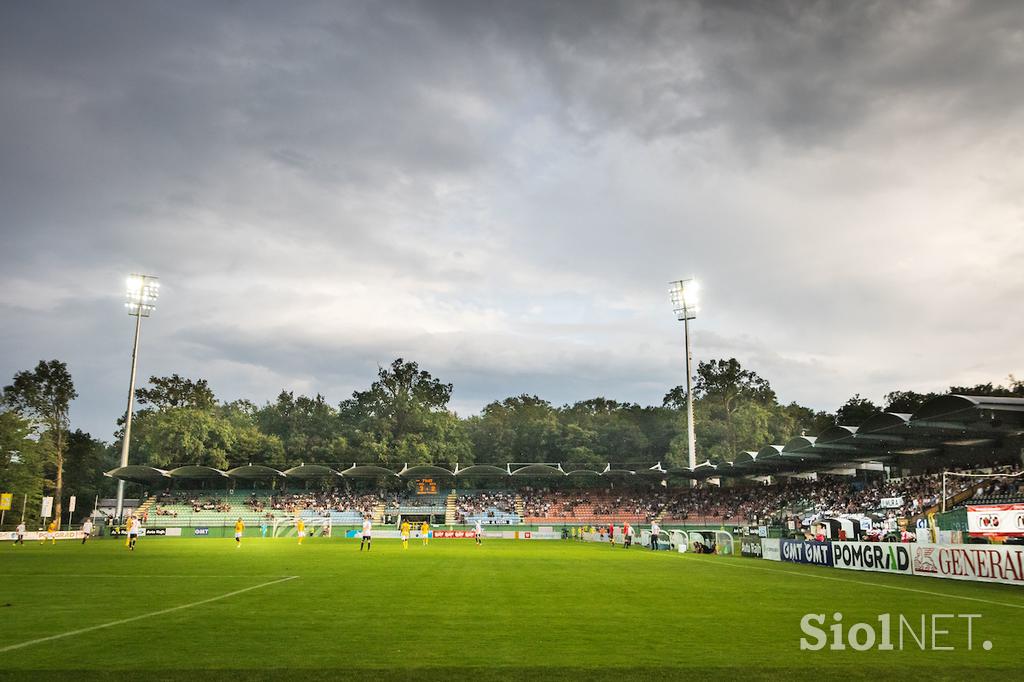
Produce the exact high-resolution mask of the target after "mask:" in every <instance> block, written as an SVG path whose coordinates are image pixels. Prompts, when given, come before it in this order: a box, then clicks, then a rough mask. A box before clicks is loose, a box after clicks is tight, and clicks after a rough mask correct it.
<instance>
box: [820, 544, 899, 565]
mask: <svg viewBox="0 0 1024 682" xmlns="http://www.w3.org/2000/svg"><path fill="white" fill-rule="evenodd" d="M832 552H833V554H834V557H835V565H836V566H838V567H840V568H854V569H860V570H866V571H892V572H894V573H909V572H910V564H911V561H910V549H909V548H907V547H906V546H905V545H896V544H878V543H865V542H836V543H833V544H832Z"/></svg>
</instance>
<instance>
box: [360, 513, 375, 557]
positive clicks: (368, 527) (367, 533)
mask: <svg viewBox="0 0 1024 682" xmlns="http://www.w3.org/2000/svg"><path fill="white" fill-rule="evenodd" d="M372 531H373V522H372V521H370V517H369V516H367V517H366V518H364V519H363V539H362V540H361V541H360V542H359V551H360V552H362V551H363V545H364V544H365V545H366V551H367V552H369V551H370V541H371V540H372V539H373V535H372Z"/></svg>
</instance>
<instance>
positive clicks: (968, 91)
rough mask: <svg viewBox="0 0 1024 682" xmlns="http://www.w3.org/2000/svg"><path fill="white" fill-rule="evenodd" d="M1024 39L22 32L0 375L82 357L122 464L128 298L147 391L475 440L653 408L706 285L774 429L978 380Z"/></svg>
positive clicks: (431, 19) (779, 31) (940, 13)
mask: <svg viewBox="0 0 1024 682" xmlns="http://www.w3.org/2000/svg"><path fill="white" fill-rule="evenodd" d="M1022 32H1024V19H1022V12H1021V11H1020V9H1019V5H1017V4H1016V3H1012V2H973V3H971V2H966V3H944V2H908V3H891V2H831V3H829V2H802V3H796V2H762V3H749V2H742V3H730V2H708V3H682V2H598V1H595V2H515V3H508V2H475V1H469V0H466V1H464V2H455V1H443V2H391V3H379V2H348V3H334V2H324V3H318V2H304V3H278V2H262V3H244V4H239V3H230V2H218V3H175V4H154V5H145V6H139V5H135V4H128V3H122V2H92V3H46V2H35V3H6V4H4V5H3V6H2V7H0V92H2V93H3V97H0V207H2V208H0V238H2V242H3V254H2V256H0V264H2V272H0V319H2V320H3V324H2V325H0V357H2V358H3V362H2V363H0V376H8V375H10V374H13V372H14V371H17V370H19V369H22V368H24V367H27V366H30V365H31V364H33V363H34V361H35V360H37V359H38V357H36V356H41V355H45V356H47V357H63V358H66V359H68V360H69V361H70V363H71V365H72V369H73V370H74V371H75V372H76V377H77V378H78V382H79V385H80V387H85V389H84V390H82V393H83V399H81V400H80V401H79V404H77V405H76V410H78V411H79V412H78V414H79V415H81V416H82V419H83V421H84V423H85V424H86V425H87V426H88V428H91V429H93V430H95V431H97V432H99V433H101V434H103V435H106V434H107V433H108V432H109V431H111V430H112V428H113V427H112V424H113V421H114V419H115V418H116V415H117V412H118V411H119V410H121V409H123V408H121V407H120V405H121V402H122V398H121V397H120V395H121V393H123V392H124V387H123V386H121V384H123V383H126V379H127V377H125V376H123V375H124V374H125V371H124V365H125V360H124V357H125V354H126V353H127V350H126V345H127V343H128V341H129V339H127V338H126V337H127V335H128V326H129V325H128V320H127V319H126V318H125V317H124V315H123V313H122V312H121V309H120V308H119V301H118V297H117V293H116V292H117V290H118V288H119V286H120V280H121V278H122V277H123V275H124V274H125V273H127V272H130V271H133V270H144V271H152V272H155V273H158V274H160V275H161V277H162V278H163V279H164V283H165V290H164V298H163V300H162V301H161V306H160V309H159V310H158V313H157V315H156V316H155V317H154V318H153V319H152V320H150V321H147V323H146V325H145V328H144V352H143V355H142V359H143V367H142V370H141V371H142V374H143V375H148V374H160V373H170V372H179V373H187V374H192V375H195V376H207V377H208V378H210V380H211V383H212V385H214V386H215V387H216V388H218V391H220V392H221V393H222V394H223V395H224V396H225V397H241V396H247V397H253V398H256V399H266V398H271V397H273V395H274V394H275V393H276V392H277V390H278V389H280V388H282V387H285V388H296V389H298V390H303V391H307V392H316V391H321V392H323V393H325V394H327V395H328V397H330V398H331V399H332V400H339V399H341V398H344V397H346V396H347V395H348V394H349V393H350V392H351V391H352V390H353V389H358V388H361V387H363V386H365V385H366V384H367V383H368V382H369V381H370V380H372V377H373V374H374V371H375V368H376V365H377V364H378V363H386V362H389V361H390V360H391V359H393V357H395V356H398V355H402V356H405V357H409V358H415V359H417V360H420V361H421V363H422V364H423V365H424V366H425V367H426V368H428V369H431V370H432V371H436V372H437V373H438V374H439V375H441V376H442V378H444V379H445V380H448V381H454V382H455V383H456V400H457V402H458V406H459V408H460V409H461V410H464V411H465V410H472V409H475V408H476V407H479V406H480V405H482V404H484V403H486V402H488V401H489V400H491V399H498V398H501V397H503V396H504V395H507V394H513V393H519V392H530V393H538V394H541V395H543V396H545V397H548V398H549V399H551V400H552V401H553V402H556V403H561V402H572V401H574V400H577V399H582V398H586V397H589V396H590V395H593V394H598V393H600V394H604V395H606V396H608V397H614V398H619V399H624V400H639V401H644V402H654V403H657V402H659V401H660V399H661V396H662V394H663V393H664V391H665V390H666V389H667V388H668V387H670V386H671V385H673V384H675V383H678V382H679V381H678V378H679V375H680V374H681V371H680V369H679V365H680V361H681V357H680V352H679V348H678V345H679V342H680V338H679V329H678V328H677V325H675V324H674V323H673V321H672V320H671V318H670V317H669V315H670V313H669V311H668V310H667V304H666V303H665V300H664V283H665V281H667V280H668V279H672V278H675V277H678V276H682V275H687V274H689V273H691V272H696V273H698V274H699V275H700V276H701V277H702V279H704V280H705V282H706V284H707V291H706V296H705V301H706V303H707V305H706V312H705V313H703V314H702V317H701V319H700V322H699V324H698V331H697V333H696V339H695V340H696V346H695V347H696V351H697V354H698V357H718V356H726V355H732V354H735V355H737V356H739V357H740V358H741V359H742V360H743V361H744V362H748V363H750V364H752V365H753V366H754V367H755V369H758V370H759V371H761V372H762V373H763V374H765V375H767V376H768V377H769V378H770V379H771V380H772V381H773V385H775V387H776V389H777V390H778V392H779V393H780V396H781V397H782V398H783V399H785V400H790V399H799V400H803V401H807V402H811V403H812V404H815V405H816V406H818V407H834V406H835V405H836V404H838V403H839V402H841V401H842V400H844V399H845V398H846V397H847V396H848V395H849V394H852V393H854V392H861V393H867V394H872V395H879V394H880V393H881V392H883V391H885V390H891V389H893V388H897V387H902V386H911V387H919V388H927V389H929V390H931V389H935V388H940V387H942V386H944V385H948V384H949V383H963V382H967V381H970V380H975V379H976V380H986V381H987V380H992V379H999V378H1000V377H1001V376H1002V375H1003V374H1004V373H1005V372H1007V371H1014V370H1016V371H1020V364H1021V356H1020V353H1019V352H1018V351H1017V350H1016V346H1015V345H1013V343H1012V342H1011V341H1009V340H1010V339H1014V338H1019V337H1020V335H1021V333H1024V329H1022V327H1021V325H1022V324H1024V323H1022V322H1020V321H1019V320H1017V319H1016V318H1015V317H1013V316H1012V315H1008V314H1007V310H1008V309H1009V308H1011V307H1012V306H1014V305H1015V302H1016V301H1017V300H1019V294H1020V292H1021V291H1022V290H1024V274H1022V272H1024V271H1022V270H1021V268H1020V267H1019V257H1020V241H1019V234H1020V230H1021V228H1022V227H1024V225H1022V216H1024V205H1022V201H1021V199H1020V189H1021V188H1022V187H1024V174H1022V172H1021V170H1020V166H1019V163H1018V161H1017V160H1018V159H1019V157H1020V153H1021V151H1024V141H1022V140H1021V137H1020V134H1021V133H1020V128H1019V121H1020V120H1021V114H1022V113H1024V112H1022V105H1024V94H1022V93H1024V88H1022V87H1021V85H1022V83H1021V74H1022V73H1024V69H1022V67H1024V42H1022V40H1021V35H1024V33H1022ZM951 283H953V284H952V285H951ZM950 310H956V311H958V315H959V322H960V324H959V325H958V326H956V327H953V326H952V325H950V324H949V315H950ZM978 338H985V339H987V340H988V345H987V350H986V351H985V353H984V356H985V357H984V359H983V360H982V361H981V362H969V363H968V362H963V363H960V362H959V361H957V362H951V360H950V357H956V358H960V357H966V356H968V355H969V354H970V353H971V352H972V350H971V349H972V348H976V346H977V339H978ZM930 348H942V349H943V352H942V353H936V352H931V351H930V350H929V349H930Z"/></svg>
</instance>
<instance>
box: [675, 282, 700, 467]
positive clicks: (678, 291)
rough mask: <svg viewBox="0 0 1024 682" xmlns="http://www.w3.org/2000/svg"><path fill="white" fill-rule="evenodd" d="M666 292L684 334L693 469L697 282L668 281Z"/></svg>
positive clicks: (689, 444) (695, 449)
mask: <svg viewBox="0 0 1024 682" xmlns="http://www.w3.org/2000/svg"><path fill="white" fill-rule="evenodd" d="M668 293H669V296H670V297H671V298H672V309H673V311H675V314H676V319H677V320H680V321H681V322H682V323H683V333H684V335H685V336H686V443H687V449H688V451H689V455H690V469H693V468H694V467H696V466H697V447H696V445H697V439H696V436H695V435H694V433H693V387H692V386H691V377H692V376H693V372H692V371H691V369H690V364H691V363H692V361H693V356H692V354H691V353H690V320H693V319H695V318H696V317H697V282H696V281H695V280H694V279H693V278H692V277H691V278H690V279H681V280H678V281H675V282H669V289H668Z"/></svg>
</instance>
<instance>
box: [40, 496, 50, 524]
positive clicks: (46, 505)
mask: <svg viewBox="0 0 1024 682" xmlns="http://www.w3.org/2000/svg"><path fill="white" fill-rule="evenodd" d="M51 514H53V498H52V497H44V498H43V509H42V513H41V514H40V516H42V517H43V518H44V519H48V518H50V515H51Z"/></svg>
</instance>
